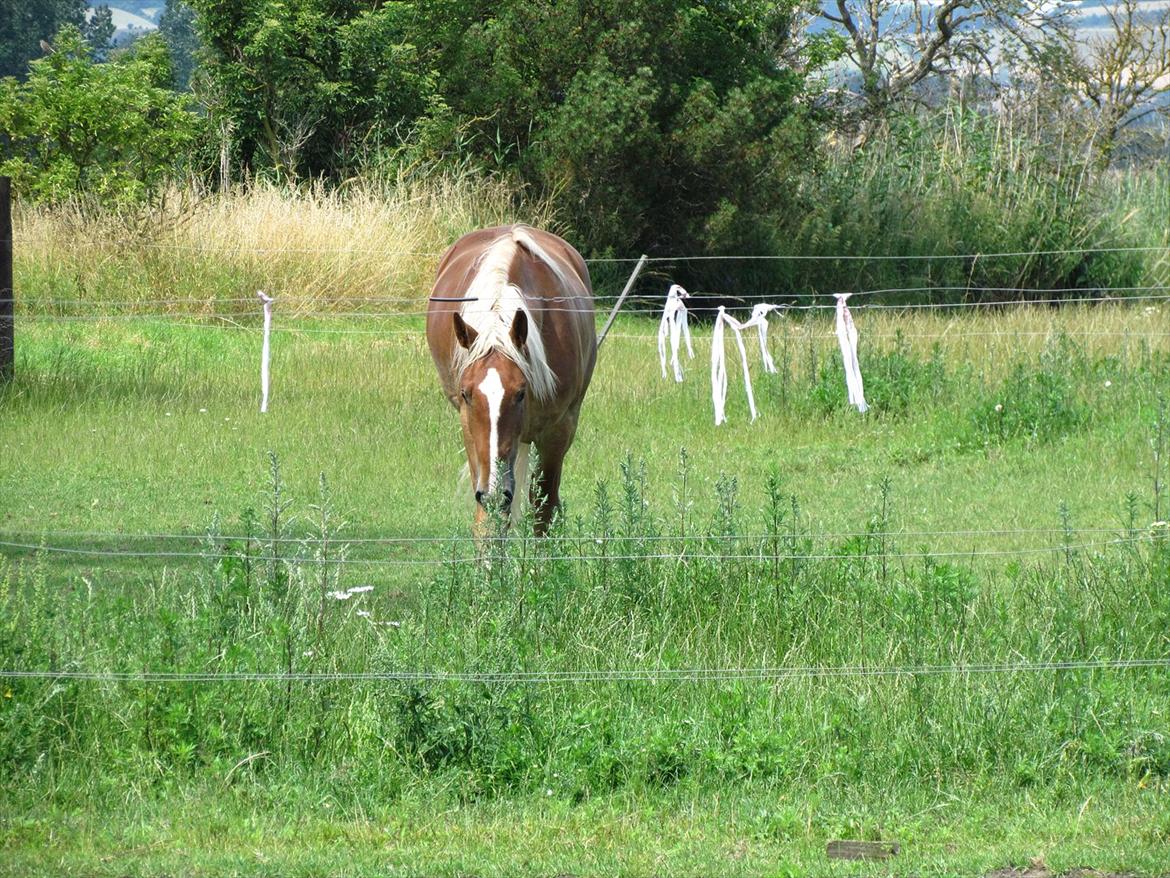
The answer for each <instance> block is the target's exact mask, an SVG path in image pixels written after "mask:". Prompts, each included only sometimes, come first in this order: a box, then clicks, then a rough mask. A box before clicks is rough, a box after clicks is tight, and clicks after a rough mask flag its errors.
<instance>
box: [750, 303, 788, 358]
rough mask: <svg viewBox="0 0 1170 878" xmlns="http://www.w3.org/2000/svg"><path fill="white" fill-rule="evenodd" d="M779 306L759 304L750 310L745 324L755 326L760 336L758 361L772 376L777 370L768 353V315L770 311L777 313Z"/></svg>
mask: <svg viewBox="0 0 1170 878" xmlns="http://www.w3.org/2000/svg"><path fill="white" fill-rule="evenodd" d="M779 310H780V306H779V305H768V304H765V303H762V302H761V303H760V304H759V305H756V306H755V307H754V308H752V317H751V319H750V320H749V321H748V322H747V323H745V324H744V325H745V326H751V325H752V324H753V323H754V324H755V326H756V332H757V333H759V336H760V359H761V360H763V361H764V371H765V372H769V373H771V374H773V375H775V374H776V372H778V371H779V370H778V369H777V368H776V364H775V363H774V362H773V361H772V355H771V354H769V353H768V313H769V312H771V311H779Z"/></svg>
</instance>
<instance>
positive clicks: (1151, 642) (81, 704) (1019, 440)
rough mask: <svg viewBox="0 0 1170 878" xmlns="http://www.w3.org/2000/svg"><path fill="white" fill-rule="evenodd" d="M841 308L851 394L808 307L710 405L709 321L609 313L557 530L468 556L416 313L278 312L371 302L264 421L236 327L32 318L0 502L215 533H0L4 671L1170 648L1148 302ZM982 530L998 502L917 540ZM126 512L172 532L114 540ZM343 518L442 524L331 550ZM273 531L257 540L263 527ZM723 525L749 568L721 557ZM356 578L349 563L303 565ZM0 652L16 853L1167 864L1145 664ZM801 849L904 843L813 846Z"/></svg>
mask: <svg viewBox="0 0 1170 878" xmlns="http://www.w3.org/2000/svg"><path fill="white" fill-rule="evenodd" d="M856 316H857V321H858V325H859V329H860V331H861V338H862V356H861V361H862V368H863V372H864V373H865V376H866V381H867V390H868V392H869V396H870V399H871V402H873V403H874V411H873V412H872V413H871V414H869V415H867V416H864V417H862V416H860V415H858V414H857V413H856V412H853V411H851V410H849V409H848V408H847V406H846V405H845V403H844V382H843V380H842V377H841V372H840V366H839V354H837V353H836V351H835V339H834V338H833V336H832V333H831V326H830V324H828V323H827V322H817V321H812V322H800V321H797V320H793V321H790V322H788V323H782V324H780V325H779V326H777V327H776V328H775V329H774V330H773V334H772V339H773V353H774V356H775V357H776V359H777V362H778V363H779V364H781V367H782V374H781V375H778V376H763V375H757V376H756V391H757V402H758V404H759V406H760V409H761V418H760V419H759V420H758V421H757V422H756V423H755V424H750V423H748V421H747V412H746V403H745V401H744V400H743V398H742V396H741V394H742V391H741V389H740V387H739V385H738V384H737V383H736V382H735V378H734V376H735V374H736V373H735V371H734V370H733V373H732V374H733V384H732V392H731V405H730V406H729V414H730V419H731V422H730V423H729V424H728V425H726V426H724V427H720V428H715V427H714V426H713V424H712V419H711V411H710V400H709V385H708V383H707V380H706V368H705V363H704V360H703V356H704V355H705V353H706V341H705V333H704V332H700V333H699V335H700V338H699V344H698V349H699V352H700V357H699V358H698V359H696V360H695V361H694V363H691V364H687V381H686V382H685V383H684V384H682V385H676V384H675V383H674V382H673V381H665V380H663V379H662V378H661V376H660V375H659V372H658V363H657V357H656V352H655V350H654V342H653V338H651V337H649V336H648V335H647V333H648V332H649V331H650V330H651V328H652V327H651V326H650V325H649V324H647V323H646V322H642V321H639V320H637V319H633V318H631V319H628V320H626V321H624V322H623V323H621V324H619V327H618V329H617V333H618V334H617V335H616V336H615V337H614V338H612V340H611V341H607V342H606V346H605V348H603V350H602V354H601V359H600V363H599V368H598V373H597V376H596V379H595V384H594V387H593V389H592V391H591V394H590V397H589V400H588V402H587V405H586V410H585V414H584V416H583V419H582V425H581V430H580V433H579V437H578V442H577V445H576V446H575V447H574V449H573V451H572V452H571V454H570V458H569V463H568V470H567V485H566V489H565V494H566V498H567V502H568V514H567V516H566V520H565V521H564V522H563V524H562V526H561V529H560V531H559V532H558V539H556V540H550V541H543V542H542V541H534V540H532V539H531V538H528V537H526V536H525V530H524V528H523V527H521V528H520V529H519V530H518V532H517V533H516V534H515V535H514V537H513V539H511V540H510V541H509V542H508V544H507V545H506V546H504V547H498V546H497V547H495V548H494V549H492V550H491V553H490V554H491V561H492V563H491V564H490V565H484V564H481V563H475V562H474V560H472V561H470V562H468V563H462V564H452V563H437V562H442V561H443V559H450V558H452V557H456V558H458V557H463V556H470V555H472V554H473V552H472V550H471V547H469V546H468V545H467V543H466V542H462V541H461V539H462V538H463V537H465V536H466V534H467V533H468V523H469V519H470V513H471V509H470V504H469V503H468V502H467V499H466V498H465V497H463V496H462V495H463V494H464V493H466V487H463V488H460V487H459V485H458V480H457V474H458V471H459V469H460V466H461V448H460V444H459V439H458V434H457V422H456V417H455V414H454V412H452V411H450V410H449V408H448V407H447V406H446V403H445V402H444V401H443V400H442V399H441V397H440V394H439V392H438V390H437V385H436V379H435V376H434V374H433V367H432V365H431V363H430V360H429V356H428V354H427V352H426V349H425V343H424V341H423V338H422V334H421V330H420V328H419V326H418V324H417V322H413V321H409V320H396V321H389V322H388V324H386V323H384V324H374V323H367V322H360V321H356V320H348V321H347V320H340V319H338V320H335V321H331V322H327V323H322V322H307V321H299V322H296V323H294V324H293V326H294V327H296V328H300V329H318V330H320V329H351V330H352V329H363V330H370V331H371V332H370V334H329V333H307V332H306V333H304V334H279V335H277V336H276V340H275V344H274V364H273V397H272V404H271V410H270V412H269V413H268V414H267V415H264V416H261V415H259V414H258V413H257V412H256V406H257V402H258V399H257V396H258V394H257V389H258V388H257V374H256V373H257V372H258V368H257V358H258V348H259V344H258V336H257V334H256V333H255V332H254V331H244V330H227V329H217V328H214V327H194V328H189V327H186V328H178V327H174V326H171V325H168V324H166V323H163V322H158V321H154V322H149V321H147V322H137V321H136V322H133V323H130V322H125V321H106V322H103V323H101V324H98V325H90V324H66V325H57V326H49V325H42V324H33V325H29V326H22V327H21V328H20V330H21V335H20V342H19V350H20V360H19V362H18V377H17V380H16V382H15V383H14V385H13V386H12V387H11V388H10V389H8V390H7V391H5V395H4V396H3V397H2V398H0V412H2V413H3V418H2V420H0V454H2V455H3V457H4V459H5V460H6V461H8V462H9V464H10V465H9V466H7V467H5V469H4V470H3V473H2V474H0V497H3V498H5V500H4V503H3V505H2V506H0V530H2V531H3V532H4V533H5V534H9V535H11V536H13V537H14V538H15V539H13V540H12V541H14V542H19V541H24V542H30V543H32V544H37V543H40V542H43V543H44V544H45V545H46V546H51V545H64V546H74V547H85V546H98V547H103V548H106V549H112V550H153V551H159V550H163V549H173V548H176V547H179V548H181V549H184V550H188V551H197V552H203V553H205V554H206V557H203V558H178V557H174V558H153V559H134V558H129V559H127V558H117V557H101V556H63V555H57V554H53V553H51V552H48V551H46V552H41V553H34V552H31V551H25V550H19V549H11V548H9V549H5V550H4V556H5V559H4V560H3V562H2V566H0V664H3V665H4V666H7V667H17V668H27V669H45V668H52V669H78V670H96V671H103V672H106V671H129V672H136V671H141V670H148V669H149V670H177V671H183V672H189V673H195V672H216V673H221V672H231V671H255V670H261V671H283V670H294V671H298V672H301V671H304V672H310V673H329V672H338V671H353V670H379V671H390V670H401V669H412V668H429V669H434V670H439V671H453V672H461V671H474V672H512V671H518V670H541V671H565V670H573V671H578V670H583V669H599V670H601V669H612V668H625V669H644V670H652V669H655V668H701V667H715V668H720V667H761V666H776V665H785V666H815V667H826V666H827V667H838V666H845V665H863V666H867V667H884V666H910V665H914V666H918V665H950V664H957V665H971V664H976V663H985V662H997V663H998V662H1006V663H1017V662H1037V661H1038V662H1044V661H1054V660H1061V659H1081V660H1094V659H1102V658H1139V657H1150V656H1166V655H1167V654H1170V641H1168V639H1167V636H1168V632H1170V600H1168V595H1170V589H1167V584H1168V580H1170V546H1168V545H1167V542H1166V539H1165V531H1164V529H1163V528H1162V527H1153V528H1151V526H1150V525H1151V522H1153V521H1154V520H1155V519H1156V518H1164V517H1166V512H1165V510H1166V503H1167V501H1166V497H1165V496H1164V487H1162V486H1163V485H1164V483H1165V475H1166V473H1165V466H1166V455H1165V448H1164V446H1165V444H1166V442H1167V441H1170V440H1168V437H1166V435H1165V432H1163V434H1162V440H1159V439H1158V436H1159V428H1158V424H1159V414H1158V412H1159V399H1160V395H1162V394H1164V393H1165V391H1166V389H1167V379H1168V378H1170V360H1168V359H1167V356H1166V352H1167V348H1168V347H1170V339H1168V338H1167V337H1166V336H1165V335H1164V332H1165V330H1164V329H1163V327H1164V326H1165V324H1164V318H1163V317H1162V315H1161V312H1160V311H1158V310H1157V309H1154V310H1148V309H1145V308H1142V307H1136V308H1116V309H1096V310H1094V309H1062V310H1060V311H1051V310H1035V311H1027V312H1021V311H1013V312H1010V313H1006V312H1005V313H998V314H983V315H978V316H976V315H965V316H962V317H957V318H956V317H953V316H914V317H907V316H904V315H890V314H877V313H875V312H858V314H857V315H856ZM278 325H285V326H287V325H288V323H287V322H285V323H283V324H278ZM387 325H389V327H391V330H387V329H386V326H387ZM898 331H901V333H902V335H901V337H898V335H897V333H898ZM997 406H998V407H1000V408H998V409H997ZM201 409H206V411H201ZM1165 422H1166V416H1165V415H1163V416H1162V418H1161V423H1162V425H1163V431H1165ZM684 447H685V449H686V456H685V462H684V461H683V460H682V459H681V456H680V449H681V448H684ZM1155 448H1157V449H1159V450H1161V452H1162V454H1161V457H1160V458H1159V460H1158V461H1157V462H1156V461H1155V457H1154V450H1155ZM269 452H272V453H274V454H275V455H276V458H277V459H278V461H279V480H278V481H277V479H276V478H275V477H274V474H273V471H272V469H271V467H272V463H271V458H270V456H269ZM322 474H324V476H325V479H324V481H322ZM276 484H279V487H280V494H279V499H278V500H277V499H274V496H275V495H274V487H275V485H276ZM1155 485H1157V487H1155ZM276 508H279V509H280V512H281V521H280V522H279V523H277V524H275V525H274V524H273V523H272V513H273V510H274V509H276ZM1089 527H1102V528H1105V529H1107V530H1106V532H1102V533H1082V532H1080V531H1079V530H1078V529H1079V528H1089ZM1036 528H1051V529H1052V530H1051V531H1048V532H1043V533H1041V532H1036V531H1035V530H1034V529H1036ZM997 529H1002V530H1009V531H1017V530H1024V531H1027V532H1017V533H1009V534H1002V535H993V534H987V533H983V534H956V533H951V534H919V533H917V532H919V531H943V530H946V531H964V530H973V531H988V530H997ZM76 532H96V533H104V534H120V535H121V536H118V537H114V538H98V537H84V536H77V535H75V533H76ZM160 533H181V534H190V535H192V536H193V537H194V539H192V540H189V541H180V542H178V543H176V542H173V541H168V540H163V539H160V538H143V537H141V536H140V535H142V534H160ZM245 533H246V534H248V535H250V537H251V539H250V540H242V539H228V538H226V537H224V536H222V535H224V534H229V535H240V534H245ZM684 533H685V536H684ZM323 534H324V535H327V536H328V537H329V539H330V547H331V548H330V550H329V551H330V553H331V557H336V555H335V554H333V553H337V552H344V553H347V557H348V558H350V559H352V560H355V561H362V560H366V561H371V562H376V563H370V564H354V565H346V566H340V567H338V566H335V565H330V564H327V563H323V562H322V560H321V558H320V548H321V546H320V543H317V542H311V541H303V542H301V541H296V539H294V538H313V537H320V536H321V535H323ZM374 536H378V537H386V536H424V537H434V538H437V541H436V542H435V543H426V544H421V545H408V546H381V545H377V544H368V543H362V542H360V539H361V538H362V537H374ZM273 537H279V538H288V539H294V541H293V542H288V543H274V542H272V538H273ZM1117 540H1121V541H1120V542H1116V541H1117ZM1085 544H1091V545H1085ZM273 546H278V547H279V548H280V551H281V554H282V556H283V558H284V560H282V561H280V562H275V563H273V562H268V561H266V560H265V558H266V556H269V555H270V554H271V552H272V551H273ZM729 546H731V547H735V551H734V552H733V553H734V554H739V555H742V556H744V557H737V558H731V559H720V558H719V557H718V556H719V555H720V554H729V552H728V547H729ZM623 553H625V554H654V555H661V556H663V557H658V558H654V559H638V560H624V559H622V558H621V557H615V556H620V555H621V554H623ZM954 553H959V554H958V555H956V554H954ZM984 553H993V554H984ZM999 553H1003V554H999ZM932 554H933V556H932ZM924 555H925V556H924ZM387 560H392V561H396V562H410V563H398V564H394V565H390V564H386V563H383V562H385V561H387ZM415 562H420V563H415ZM358 586H372V587H373V588H372V590H371V591H368V592H362V593H358V594H355V596H353V597H352V598H350V599H348V600H345V601H340V600H334V599H331V598H329V597H328V594H329V592H331V591H335V590H339V589H350V588H354V587H358ZM359 610H360V611H362V612H366V613H369V614H370V615H369V616H368V617H367V616H362V615H359V613H358V611H359ZM378 622H382V623H393V624H383V625H377V624H375V623H378ZM5 686H6V687H7V688H6V689H5V691H4V693H2V694H3V696H4V697H3V699H0V752H3V754H4V755H5V758H4V759H2V760H0V773H2V774H3V777H4V792H3V793H2V794H0V849H2V850H3V852H4V854H3V856H2V857H0V860H2V861H3V865H0V869H7V870H9V871H10V872H12V873H13V874H17V873H29V872H33V873H38V872H39V873H47V874H53V873H66V874H173V873H175V872H180V871H189V872H191V873H192V874H218V873H224V872H236V873H257V874H264V873H273V874H275V873H280V874H289V873H293V874H318V873H322V872H328V873H355V874H358V873H361V874H366V873H370V872H387V873H388V872H390V871H393V870H394V868H397V869H399V870H401V871H407V872H416V873H426V874H434V873H439V874H462V873H467V872H474V873H476V874H505V873H508V874H512V873H515V872H522V873H531V874H555V873H557V872H560V871H567V872H575V873H590V874H592V873H603V874H652V873H662V872H666V873H672V872H678V873H683V874H710V873H712V872H720V873H723V872H727V873H731V874H786V873H791V874H808V873H816V874H821V873H825V874H870V873H885V872H888V871H893V872H895V873H897V874H964V875H973V874H981V873H982V872H985V871H987V870H990V869H993V868H996V867H999V866H1004V865H1008V864H1022V863H1025V862H1026V861H1027V859H1028V858H1031V857H1036V856H1041V857H1044V858H1045V859H1046V861H1047V862H1048V863H1049V865H1051V866H1052V867H1053V868H1055V869H1058V870H1061V869H1068V868H1072V867H1074V866H1094V867H1097V868H1101V869H1109V870H1132V871H1136V872H1138V873H1140V874H1143V875H1157V874H1160V873H1164V872H1165V871H1166V870H1167V868H1170V856H1168V855H1167V853H1166V851H1167V841H1168V836H1167V833H1168V832H1170V812H1168V811H1167V809H1166V805H1165V802H1166V801H1167V796H1166V793H1167V792H1170V788H1168V786H1167V784H1168V783H1170V780H1168V779H1170V717H1168V712H1167V707H1166V705H1167V704H1170V678H1168V675H1167V672H1166V670H1165V669H1136V670H1135V669H1129V670H1118V669H1113V670H1110V669H1099V670H1075V671H1060V672H1016V673H1010V674H978V673H958V674H947V675H932V674H922V673H918V674H902V675H898V676H892V677H843V678H823V677H810V678H795V679H786V680H780V681H775V680H762V681H761V680H754V681H753V680H724V681H717V682H694V681H690V682H685V681H684V682H670V681H662V680H659V681H653V680H650V681H625V682H603V683H597V682H585V681H577V682H568V683H561V684H555V685H554V684H548V683H542V684H536V685H532V684H528V685H526V684H519V683H513V684H506V685H501V684H482V683H474V684H465V683H458V682H420V681H415V682H387V681H378V682H344V683H333V684H294V685H292V686H285V685H284V684H282V683H279V682H261V683H254V682H249V683H232V684H228V683H223V682H218V683H194V682H182V683H170V684H157V683H140V682H134V681H123V682H111V681H85V680H70V679H64V678H62V679H57V680H53V681H40V680H12V681H9V682H7V683H6V684H5ZM9 695H11V697H8V696H9ZM259 754H263V755H259ZM248 757H253V758H251V759H250V760H249V758H248ZM833 837H847V838H858V837H860V838H866V837H883V838H897V839H900V840H902V841H903V842H904V844H905V845H906V852H905V854H904V855H903V856H902V857H900V858H899V859H898V860H896V861H894V863H893V865H892V866H880V867H866V868H862V869H858V868H857V867H845V866H841V865H839V864H838V865H830V864H828V863H827V861H825V860H824V858H823V845H824V842H825V840H826V839H828V838H833ZM392 867H393V868H392Z"/></svg>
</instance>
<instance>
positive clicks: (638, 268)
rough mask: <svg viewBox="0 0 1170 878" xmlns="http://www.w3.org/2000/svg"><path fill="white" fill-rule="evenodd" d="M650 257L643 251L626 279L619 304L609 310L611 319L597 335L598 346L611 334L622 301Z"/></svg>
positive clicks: (619, 297)
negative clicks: (610, 329) (610, 330)
mask: <svg viewBox="0 0 1170 878" xmlns="http://www.w3.org/2000/svg"><path fill="white" fill-rule="evenodd" d="M648 258H649V257H648V256H647V255H646V254H645V253H643V254H642V258H641V259H639V260H638V264H637V265H635V266H634V272H633V274H631V275H630V279H629V280H628V281H626V288H625V289H624V290H622V294H621V295H620V296H618V300H617V304H616V305H614V306H613V310H612V311H610V312H609V319H608V320H607V321H605V326H603V327H602V328H601V335H599V336H598V337H597V347H598V349H600V348H601V343H602V342H603V341H605V337H606V335H608V334H609V328H610V327H611V326H613V322H614V321H615V320H617V315H618V311H619V310H620V309H621V307H622V302H624V301H625V300H626V296H628V295H629V294H630V290H632V289H633V288H634V281H636V280H637V279H638V275H639V274H641V273H642V266H643V265H645V264H646V260H647V259H648Z"/></svg>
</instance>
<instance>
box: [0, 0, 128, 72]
mask: <svg viewBox="0 0 1170 878" xmlns="http://www.w3.org/2000/svg"><path fill="white" fill-rule="evenodd" d="M88 5H89V4H88V3H87V2H86V0H0V76H15V77H17V78H21V79H23V78H24V77H25V76H26V75H27V74H28V62H29V61H31V60H32V59H34V58H39V57H41V55H43V54H44V49H43V48H42V47H41V42H42V41H48V40H50V39H51V37H52V36H53V34H55V33H57V31H58V30H59V29H60V28H61V26H62V25H66V24H72V25H74V26H76V27H77V28H78V29H79V30H80V31H81V33H82V35H83V36H84V37H85V39H86V41H87V42H89V44H90V46H91V47H93V48H94V50H95V51H97V52H104V51H106V50H107V49H108V48H109V45H110V39H111V37H113V35H114V22H113V17H112V16H111V15H110V9H109V7H108V6H98V7H96V8H95V9H94V12H93V14H92V15H91V16H90V17H89V18H88V19H87V18H86V14H85V12H86V8H87V6H88Z"/></svg>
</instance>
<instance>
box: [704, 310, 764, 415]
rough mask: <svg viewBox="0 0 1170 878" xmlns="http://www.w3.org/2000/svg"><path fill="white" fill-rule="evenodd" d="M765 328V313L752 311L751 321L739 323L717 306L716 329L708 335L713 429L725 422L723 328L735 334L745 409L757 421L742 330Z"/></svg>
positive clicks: (725, 377) (725, 371)
mask: <svg viewBox="0 0 1170 878" xmlns="http://www.w3.org/2000/svg"><path fill="white" fill-rule="evenodd" d="M761 322H762V323H763V324H764V325H765V326H767V322H768V316H767V311H762V312H760V313H759V314H756V313H755V312H754V311H753V313H752V317H751V319H750V320H747V321H746V322H744V323H740V322H739V321H738V320H736V319H735V318H734V317H732V316H731V315H729V314H728V313H727V310H726V309H725V308H724V307H723V306H722V305H720V306H719V314H718V316H717V317H716V318H715V329H714V331H713V332H712V334H711V403H712V405H713V406H714V408H715V426H719V425H720V424H722V423H723V422H724V421H726V420H727V413H726V408H727V362H726V359H727V358H726V356H725V354H724V350H723V327H724V325H727V326H729V327H730V328H731V331H732V332H734V333H735V342H736V344H738V345H739V361H740V363H742V364H743V386H744V389H745V390H747V398H748V409H749V410H750V411H751V413H752V420H753V421H754V420H755V419H756V399H755V396H754V395H753V394H752V376H751V373H750V372H749V371H748V361H747V348H745V347H744V344H743V331H744V330H745V329H748V328H750V327H752V326H757V327H758V326H759V325H760V323H761Z"/></svg>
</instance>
